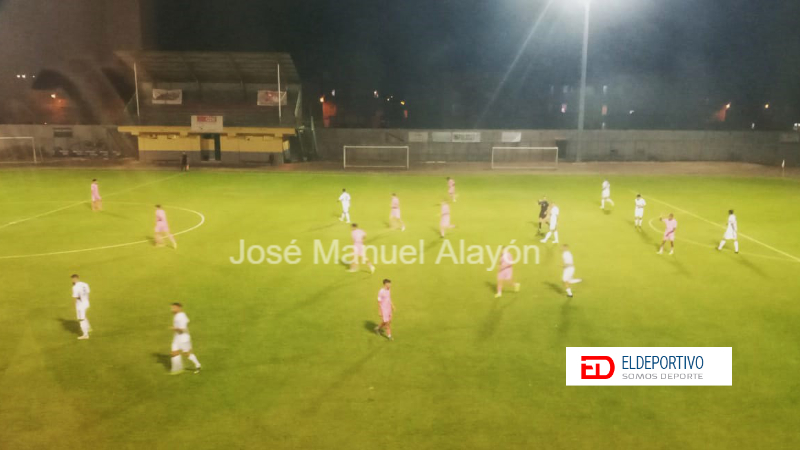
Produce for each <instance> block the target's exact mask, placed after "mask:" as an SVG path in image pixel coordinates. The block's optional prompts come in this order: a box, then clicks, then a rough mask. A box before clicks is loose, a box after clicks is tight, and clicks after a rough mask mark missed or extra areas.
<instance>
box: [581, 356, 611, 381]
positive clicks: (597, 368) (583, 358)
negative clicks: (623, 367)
mask: <svg viewBox="0 0 800 450" xmlns="http://www.w3.org/2000/svg"><path fill="white" fill-rule="evenodd" d="M581 361H606V362H608V364H609V365H610V366H611V369H610V370H609V371H608V373H607V374H606V375H600V363H597V364H595V365H594V366H592V365H591V364H581V379H582V380H607V379H609V378H611V376H612V375H614V360H613V359H611V358H610V357H608V356H581ZM589 370H593V371H594V375H589V374H587V373H586V372H587V371H589Z"/></svg>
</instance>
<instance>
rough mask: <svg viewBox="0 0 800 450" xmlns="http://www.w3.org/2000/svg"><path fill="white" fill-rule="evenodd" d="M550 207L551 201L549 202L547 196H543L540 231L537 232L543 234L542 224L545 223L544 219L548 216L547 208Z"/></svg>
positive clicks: (540, 206) (540, 204)
mask: <svg viewBox="0 0 800 450" xmlns="http://www.w3.org/2000/svg"><path fill="white" fill-rule="evenodd" d="M549 207H550V203H548V202H547V197H542V199H541V200H539V208H540V210H539V231H538V233H537V234H542V224H543V223H544V219H546V218H547V209H548V208H549Z"/></svg>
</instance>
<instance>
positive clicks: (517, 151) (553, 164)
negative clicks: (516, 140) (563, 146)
mask: <svg viewBox="0 0 800 450" xmlns="http://www.w3.org/2000/svg"><path fill="white" fill-rule="evenodd" d="M557 168H558V147H492V169H511V170H515V169H516V170H529V169H541V170H555V169H557Z"/></svg>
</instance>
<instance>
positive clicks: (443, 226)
mask: <svg viewBox="0 0 800 450" xmlns="http://www.w3.org/2000/svg"><path fill="white" fill-rule="evenodd" d="M450 228H455V225H452V224H451V223H450V205H448V204H447V202H446V201H444V202H442V215H441V218H440V219H439V233H440V234H441V237H444V233H445V230H448V229H450Z"/></svg>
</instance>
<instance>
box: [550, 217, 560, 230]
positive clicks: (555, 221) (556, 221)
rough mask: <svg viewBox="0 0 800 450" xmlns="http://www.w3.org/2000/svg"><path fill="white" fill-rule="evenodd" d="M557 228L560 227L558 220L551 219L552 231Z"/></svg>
mask: <svg viewBox="0 0 800 450" xmlns="http://www.w3.org/2000/svg"><path fill="white" fill-rule="evenodd" d="M556 228H558V220H556V219H550V231H556Z"/></svg>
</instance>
